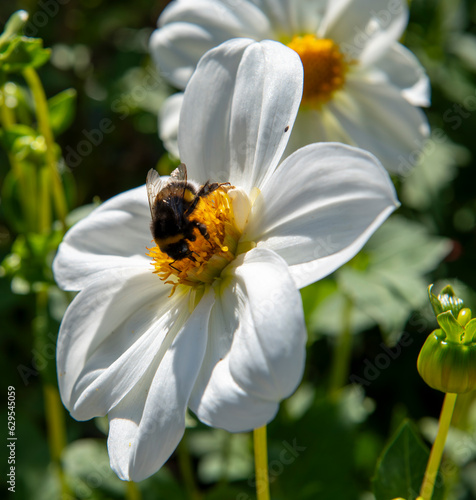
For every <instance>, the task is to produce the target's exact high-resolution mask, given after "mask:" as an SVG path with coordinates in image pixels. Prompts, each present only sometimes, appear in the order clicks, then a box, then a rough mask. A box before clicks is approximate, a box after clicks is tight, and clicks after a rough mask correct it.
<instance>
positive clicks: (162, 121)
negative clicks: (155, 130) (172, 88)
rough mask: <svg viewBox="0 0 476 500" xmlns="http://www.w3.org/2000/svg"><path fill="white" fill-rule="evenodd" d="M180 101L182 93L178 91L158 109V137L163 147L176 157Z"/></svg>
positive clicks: (177, 151)
mask: <svg viewBox="0 0 476 500" xmlns="http://www.w3.org/2000/svg"><path fill="white" fill-rule="evenodd" d="M182 102H183V93H182V92H178V93H177V94H174V95H172V96H170V97H168V98H167V99H166V100H165V101H164V103H163V104H162V107H161V108H160V111H159V137H160V139H161V141H162V142H163V143H164V146H165V149H167V151H168V152H169V153H171V154H172V155H173V156H175V157H176V158H178V157H179V150H178V139H177V137H178V127H179V120H180V110H181V109H182Z"/></svg>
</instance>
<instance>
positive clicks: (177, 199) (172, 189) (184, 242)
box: [146, 163, 229, 262]
mask: <svg viewBox="0 0 476 500" xmlns="http://www.w3.org/2000/svg"><path fill="white" fill-rule="evenodd" d="M224 184H229V183H228V182H226V183H221V184H219V183H216V182H213V183H210V182H209V181H207V182H206V183H205V184H203V186H200V185H198V184H197V183H195V182H191V181H188V180H187V167H186V166H185V165H184V164H183V163H181V164H180V165H179V166H178V167H177V168H176V169H175V170H174V171H173V172H172V173H171V174H170V178H169V179H167V180H163V179H161V177H160V175H159V174H158V173H157V172H156V171H155V170H154V169H151V170H149V173H148V174H147V180H146V187H147V196H148V199H149V207H150V213H151V216H152V221H151V223H150V231H151V233H152V236H153V238H154V241H155V242H156V243H157V245H158V246H159V248H160V250H161V251H162V252H164V253H166V254H167V255H168V256H169V257H170V258H172V259H174V262H175V261H177V260H182V259H185V258H189V259H191V260H195V259H194V257H193V255H192V253H193V252H192V251H191V250H190V247H189V245H188V242H189V241H195V240H196V238H197V236H196V234H195V233H194V231H195V229H197V230H198V232H199V233H200V234H201V235H202V236H203V237H204V238H206V239H208V238H209V235H208V231H207V227H206V226H205V224H202V223H201V222H199V221H196V220H190V216H191V215H192V214H193V211H194V210H195V208H196V207H197V205H198V202H199V201H200V198H203V197H205V196H207V195H208V194H210V193H212V192H213V191H215V190H216V189H218V188H219V187H220V186H222V185H224Z"/></svg>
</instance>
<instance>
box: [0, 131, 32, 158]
mask: <svg viewBox="0 0 476 500" xmlns="http://www.w3.org/2000/svg"><path fill="white" fill-rule="evenodd" d="M37 136H38V132H37V131H36V130H34V129H32V128H31V127H28V126H27V125H22V124H15V125H13V126H11V127H10V128H9V129H8V130H4V129H1V130H0V144H1V145H2V147H3V148H4V149H5V150H6V151H10V152H11V151H12V149H13V144H14V143H15V141H16V139H18V138H20V137H31V138H32V139H35V138H36V137H37Z"/></svg>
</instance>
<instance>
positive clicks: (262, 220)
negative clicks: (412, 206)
mask: <svg viewBox="0 0 476 500" xmlns="http://www.w3.org/2000/svg"><path fill="white" fill-rule="evenodd" d="M396 206H398V201H397V198H396V193H395V189H394V187H393V184H392V182H391V180H390V178H389V176H388V174H387V172H386V171H385V170H384V169H383V167H382V166H381V165H380V163H379V162H378V161H377V159H376V158H375V157H374V156H372V155H371V154H369V153H367V152H366V151H363V150H359V149H356V148H353V147H351V146H344V145H342V144H332V143H321V144H312V145H310V146H307V147H305V148H302V149H300V150H299V151H297V152H296V153H294V154H293V155H292V156H290V157H289V158H287V159H286V160H285V161H284V162H283V163H282V164H281V165H280V167H279V168H278V170H277V171H276V172H275V174H274V175H273V177H272V178H271V179H270V180H269V182H268V183H267V184H266V185H265V186H264V187H263V190H262V191H261V196H260V197H258V199H257V200H256V202H255V205H254V206H253V210H252V214H251V222H250V226H249V228H248V229H247V232H246V234H244V235H243V239H244V240H251V241H255V242H257V243H258V248H269V249H271V250H274V251H275V252H276V253H278V254H279V255H280V256H281V257H283V258H284V259H285V260H286V262H287V263H288V265H289V266H290V272H291V274H292V276H293V278H294V281H295V283H296V286H297V287H299V288H301V287H303V286H306V285H308V284H310V283H313V282H315V281H317V280H319V279H321V278H323V277H324V276H327V275H328V274H330V273H331V272H333V271H334V270H335V269H337V268H338V267H339V266H341V265H342V264H344V263H345V262H347V261H348V260H350V259H351V258H352V257H354V255H355V254H356V253H357V252H358V251H359V250H360V249H361V248H362V246H363V245H364V243H365V242H366V240H367V239H368V238H369V237H370V235H371V234H372V233H373V232H374V231H375V230H376V229H377V227H378V226H379V225H380V224H381V223H382V222H383V221H384V220H385V219H386V218H387V217H388V216H389V215H390V213H391V212H392V211H393V210H395V208H396Z"/></svg>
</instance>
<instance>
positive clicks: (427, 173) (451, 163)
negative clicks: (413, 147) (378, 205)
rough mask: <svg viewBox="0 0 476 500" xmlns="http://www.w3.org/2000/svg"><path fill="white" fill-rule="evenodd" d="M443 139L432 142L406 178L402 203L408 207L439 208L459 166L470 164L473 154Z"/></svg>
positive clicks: (429, 141)
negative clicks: (440, 200) (441, 193)
mask: <svg viewBox="0 0 476 500" xmlns="http://www.w3.org/2000/svg"><path fill="white" fill-rule="evenodd" d="M442 141H443V139H440V138H438V139H437V138H436V136H435V138H430V139H429V140H428V143H427V145H426V146H425V147H426V148H427V150H426V152H425V151H424V152H423V153H422V159H421V161H420V162H419V163H418V165H416V167H415V168H414V169H413V170H412V171H411V173H410V174H409V175H408V176H407V177H405V179H404V181H403V185H402V191H401V196H400V198H401V200H402V201H403V202H404V204H405V205H406V206H408V207H411V208H415V209H417V210H427V209H429V208H431V207H432V205H433V204H435V203H436V204H438V203H439V200H438V195H439V193H440V191H441V190H442V188H443V187H445V186H447V185H448V184H449V183H450V182H451V181H452V180H453V179H454V178H455V177H456V174H457V166H458V165H463V164H465V163H467V162H468V161H469V158H470V154H469V151H468V150H467V149H466V148H464V147H462V146H459V145H457V144H454V143H453V142H451V141H450V140H449V139H448V138H446V140H445V141H444V142H442Z"/></svg>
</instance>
